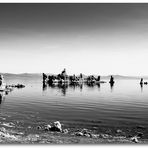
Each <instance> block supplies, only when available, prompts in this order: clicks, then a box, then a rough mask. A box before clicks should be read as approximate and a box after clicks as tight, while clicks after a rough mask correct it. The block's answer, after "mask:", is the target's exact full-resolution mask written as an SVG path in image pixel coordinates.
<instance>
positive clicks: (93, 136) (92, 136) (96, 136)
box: [90, 134, 99, 138]
mask: <svg viewBox="0 0 148 148" xmlns="http://www.w3.org/2000/svg"><path fill="white" fill-rule="evenodd" d="M90 137H91V138H98V137H99V135H95V134H91V136H90Z"/></svg>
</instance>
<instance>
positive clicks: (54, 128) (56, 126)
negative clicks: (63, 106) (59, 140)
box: [51, 121, 62, 132]
mask: <svg viewBox="0 0 148 148" xmlns="http://www.w3.org/2000/svg"><path fill="white" fill-rule="evenodd" d="M51 129H52V130H55V131H60V132H62V126H61V123H60V122H59V121H56V122H54V126H53V127H52V128H51Z"/></svg>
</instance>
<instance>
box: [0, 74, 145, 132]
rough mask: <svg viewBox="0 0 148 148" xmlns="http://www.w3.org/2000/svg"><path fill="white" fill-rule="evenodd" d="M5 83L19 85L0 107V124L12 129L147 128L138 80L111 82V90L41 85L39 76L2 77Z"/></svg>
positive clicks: (143, 92)
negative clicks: (47, 126) (53, 124)
mask: <svg viewBox="0 0 148 148" xmlns="http://www.w3.org/2000/svg"><path fill="white" fill-rule="evenodd" d="M5 79H6V82H7V84H17V83H21V84H24V85H25V88H22V89H17V88H15V89H14V90H13V91H12V92H10V93H9V94H8V95H5V96H4V97H3V99H2V101H1V104H0V123H1V124H4V123H8V122H12V123H15V124H17V125H18V126H17V127H16V128H19V127H20V128H22V129H24V128H26V127H28V128H31V127H33V128H34V127H36V126H37V125H42V124H45V123H50V122H53V121H57V120H58V121H60V122H61V123H62V124H63V125H64V126H66V127H69V128H76V127H83V128H92V129H93V128H94V129H95V128H96V129H97V127H98V126H99V127H100V126H104V127H116V126H118V127H135V126H138V125H142V126H144V127H148V124H147V123H148V116H147V113H148V85H144V86H143V88H141V86H140V84H139V80H136V79H135V80H133V79H131V80H115V81H116V82H115V84H114V86H113V87H111V86H110V84H109V83H108V80H105V81H107V83H104V84H100V85H86V84H83V85H77V86H73V85H71V86H66V85H63V86H44V87H43V85H42V77H41V76H38V77H35V76H34V77H33V78H32V77H22V78H21V77H19V78H14V77H12V78H11V77H10V78H9V79H7V78H5Z"/></svg>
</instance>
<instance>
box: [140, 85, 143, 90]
mask: <svg viewBox="0 0 148 148" xmlns="http://www.w3.org/2000/svg"><path fill="white" fill-rule="evenodd" d="M140 88H141V92H143V84H142V83H140Z"/></svg>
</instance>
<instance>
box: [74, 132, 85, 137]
mask: <svg viewBox="0 0 148 148" xmlns="http://www.w3.org/2000/svg"><path fill="white" fill-rule="evenodd" d="M75 135H76V136H83V133H82V132H77V133H76V134H75Z"/></svg>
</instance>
